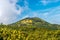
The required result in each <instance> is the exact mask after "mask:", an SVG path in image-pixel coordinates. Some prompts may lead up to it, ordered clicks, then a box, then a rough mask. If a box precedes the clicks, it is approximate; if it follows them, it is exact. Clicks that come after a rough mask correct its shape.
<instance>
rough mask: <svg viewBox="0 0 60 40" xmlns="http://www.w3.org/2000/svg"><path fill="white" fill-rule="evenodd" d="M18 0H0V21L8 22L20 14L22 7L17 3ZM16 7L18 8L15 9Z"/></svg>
mask: <svg viewBox="0 0 60 40" xmlns="http://www.w3.org/2000/svg"><path fill="white" fill-rule="evenodd" d="M17 1H18V0H0V23H1V22H2V23H4V24H9V23H12V21H13V20H14V21H13V22H15V21H16V19H17V16H18V15H20V14H21V12H22V10H23V9H22V7H20V6H19V5H17V4H16V3H17ZM17 7H18V8H19V10H17Z"/></svg>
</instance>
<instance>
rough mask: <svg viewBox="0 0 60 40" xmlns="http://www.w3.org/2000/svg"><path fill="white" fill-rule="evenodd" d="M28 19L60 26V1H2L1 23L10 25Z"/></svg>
mask: <svg viewBox="0 0 60 40" xmlns="http://www.w3.org/2000/svg"><path fill="white" fill-rule="evenodd" d="M26 17H39V18H41V19H43V20H45V21H47V22H50V23H52V24H60V0H0V23H4V24H10V23H13V22H17V21H19V20H21V19H23V18H26Z"/></svg>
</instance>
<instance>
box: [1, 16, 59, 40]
mask: <svg viewBox="0 0 60 40" xmlns="http://www.w3.org/2000/svg"><path fill="white" fill-rule="evenodd" d="M0 40H60V25H58V24H51V23H48V22H46V21H44V20H43V19H40V18H37V17H33V18H29V17H28V18H25V19H22V20H20V21H18V22H15V23H12V24H8V25H4V24H3V23H1V24H0Z"/></svg>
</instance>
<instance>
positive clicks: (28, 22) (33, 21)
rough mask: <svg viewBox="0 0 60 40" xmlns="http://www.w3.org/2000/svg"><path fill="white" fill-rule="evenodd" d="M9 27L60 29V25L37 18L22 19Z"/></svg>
mask: <svg viewBox="0 0 60 40" xmlns="http://www.w3.org/2000/svg"><path fill="white" fill-rule="evenodd" d="M10 25H11V26H16V27H20V26H22V27H40V28H41V27H42V28H48V29H60V25H57V24H51V23H48V22H46V21H44V20H43V19H41V18H38V17H33V18H30V17H28V18H24V19H22V20H20V21H18V22H16V23H13V24H10Z"/></svg>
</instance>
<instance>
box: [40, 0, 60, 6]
mask: <svg viewBox="0 0 60 40" xmlns="http://www.w3.org/2000/svg"><path fill="white" fill-rule="evenodd" d="M58 1H60V0H41V1H40V2H42V4H43V5H47V4H48V3H52V2H58Z"/></svg>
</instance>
